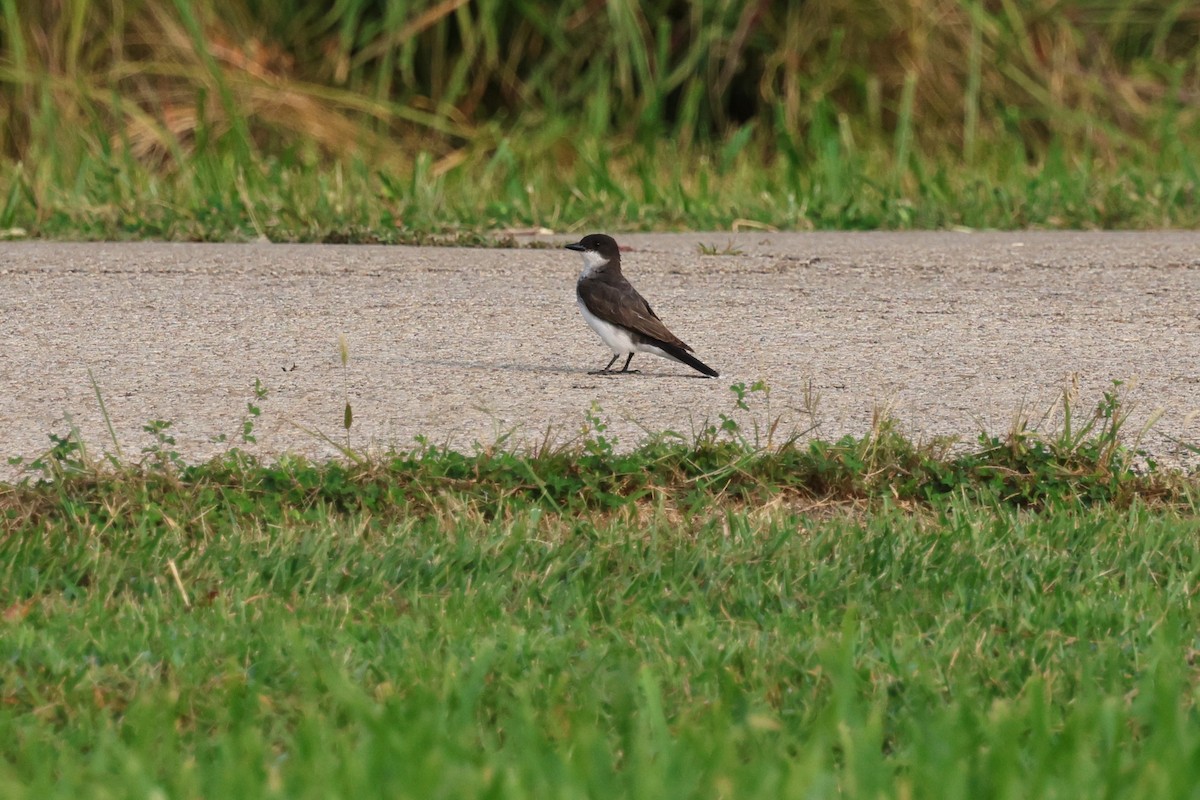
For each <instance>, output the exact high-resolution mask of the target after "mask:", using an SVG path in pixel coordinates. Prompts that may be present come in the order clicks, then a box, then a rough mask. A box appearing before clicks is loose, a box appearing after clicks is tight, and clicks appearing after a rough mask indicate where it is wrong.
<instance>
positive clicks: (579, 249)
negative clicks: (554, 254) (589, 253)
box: [567, 242, 587, 253]
mask: <svg viewBox="0 0 1200 800" xmlns="http://www.w3.org/2000/svg"><path fill="white" fill-rule="evenodd" d="M567 249H568V250H574V251H575V252H577V253H582V252H583V251H584V250H587V248H586V247H584V246H583V245H582V244H580V243H579V242H576V243H575V244H569V245H567Z"/></svg>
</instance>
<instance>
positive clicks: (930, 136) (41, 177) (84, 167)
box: [0, 0, 1200, 241]
mask: <svg viewBox="0 0 1200 800" xmlns="http://www.w3.org/2000/svg"><path fill="white" fill-rule="evenodd" d="M0 5H2V7H3V17H2V19H0V103H3V105H4V107H5V109H6V112H7V113H5V114H3V115H0V230H2V231H4V232H5V233H6V235H8V236H10V237H12V236H22V235H33V236H70V237H76V238H98V237H104V238H114V237H115V238H128V237H154V238H169V239H242V238H255V237H260V238H262V237H265V238H270V239H274V240H321V241H420V240H425V239H428V238H430V237H448V238H454V239H457V240H463V239H470V238H471V237H478V236H488V235H493V234H494V232H496V231H503V230H505V229H509V228H516V227H530V226H544V227H548V228H552V229H555V230H560V231H561V230H567V229H571V230H575V229H579V228H593V227H609V228H613V229H649V228H666V229H670V228H682V227H688V228H697V229H701V228H702V229H729V228H738V229H746V228H751V229H753V228H769V227H778V228H799V229H805V228H908V227H951V226H960V225H961V226H971V227H1025V226H1045V227H1161V226H1192V225H1195V224H1196V222H1197V220H1198V219H1200V212H1198V210H1197V188H1198V186H1200V173H1198V168H1197V165H1198V163H1200V4H1196V3H1193V2H1184V1H1183V0H1176V1H1174V2H1165V1H1162V0H1156V1H1153V2H1140V1H1139V0H1062V1H1060V2H1056V1H1055V0H1031V2H1018V1H1017V0H900V2H885V1H884V0H805V1H803V2H778V1H776V2H768V0H750V2H731V1H730V0H697V2H680V1H679V0H647V2H643V3H635V2H631V0H608V1H607V2H606V1H605V0H565V1H564V2H550V1H549V0H430V1H427V2H404V1H403V0H334V2H314V1H313V0H221V1H220V2H218V0H194V2H189V0H109V1H108V2H90V1H89V0H44V2H32V0H0Z"/></svg>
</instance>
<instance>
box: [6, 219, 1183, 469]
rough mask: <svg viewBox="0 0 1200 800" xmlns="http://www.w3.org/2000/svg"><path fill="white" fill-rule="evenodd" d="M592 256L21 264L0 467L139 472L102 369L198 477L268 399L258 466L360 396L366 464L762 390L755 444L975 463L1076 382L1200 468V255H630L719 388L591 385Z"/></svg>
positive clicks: (748, 415) (831, 247) (697, 246)
mask: <svg viewBox="0 0 1200 800" xmlns="http://www.w3.org/2000/svg"><path fill="white" fill-rule="evenodd" d="M578 238H579V237H578V235H574V236H557V237H542V238H540V239H537V240H536V241H540V242H542V243H543V244H545V245H547V246H550V245H553V247H548V249H528V248H520V249H505V250H483V249H455V248H419V247H366V246H332V245H330V246H317V245H312V246H309V245H270V244H249V245H246V244H227V245H210V244H162V243H143V244H123V243H112V244H63V243H44V242H22V243H5V244H0V309H2V311H0V342H2V343H3V347H2V348H0V443H2V444H0V451H2V452H0V455H4V456H18V455H19V456H25V457H26V458H28V457H31V456H34V455H37V454H38V453H40V452H42V451H44V450H45V449H46V448H47V446H48V445H49V438H48V434H50V433H58V434H62V433H64V432H65V431H66V430H68V427H69V425H71V424H74V425H77V426H78V428H79V430H80V432H81V434H82V436H83V438H84V440H85V441H86V442H87V444H88V446H89V448H90V451H91V452H92V453H93V454H99V453H101V452H103V451H110V452H111V451H113V450H114V449H115V446H114V444H113V441H112V438H111V437H110V436H109V434H108V432H107V429H106V427H105V425H104V422H103V419H102V415H101V413H100V409H99V406H98V404H97V401H96V397H95V393H94V391H93V388H92V384H91V382H90V380H89V377H88V371H89V369H90V370H91V373H92V374H93V375H94V376H95V380H96V383H97V384H98V386H99V389H100V391H101V393H102V396H103V398H104V401H105V404H106V405H107V409H108V413H109V415H110V417H111V420H112V423H113V425H114V426H115V429H116V437H117V441H118V442H119V443H120V447H121V450H122V453H123V455H124V457H125V458H126V459H137V458H141V457H142V449H143V448H144V447H146V446H148V445H149V444H150V441H151V440H150V437H149V436H148V435H147V434H146V433H145V432H144V431H143V430H142V426H143V425H144V424H145V423H147V422H148V421H150V420H154V419H162V420H168V421H171V422H172V423H173V427H172V428H171V433H172V434H173V435H174V436H175V438H176V440H177V449H178V451H179V452H180V453H181V454H182V455H183V456H184V457H185V458H186V459H188V460H189V461H195V460H199V459H204V458H206V457H209V456H212V455H216V454H218V453H220V452H221V451H222V450H223V449H225V448H227V447H229V446H231V443H235V444H240V438H239V433H240V431H241V421H242V420H243V418H244V417H245V415H246V404H247V402H248V401H250V400H252V399H253V392H252V387H253V385H254V382H255V379H259V380H261V381H262V383H263V384H264V385H265V387H266V388H267V390H268V392H269V395H268V396H267V398H266V399H265V400H264V401H262V402H261V403H260V405H261V408H262V416H261V417H260V418H259V419H257V420H256V422H255V431H254V432H255V434H256V435H257V437H258V444H257V445H256V446H255V447H253V448H249V449H252V450H255V451H256V452H259V453H262V454H264V455H270V454H277V453H281V452H292V453H302V454H305V455H309V456H316V457H324V456H330V455H334V454H336V452H337V451H336V449H335V448H334V447H333V446H332V445H331V444H330V443H329V442H328V441H326V440H325V439H324V438H322V437H328V438H329V439H331V440H333V441H334V442H344V441H345V432H344V431H343V428H342V411H343V407H344V404H345V402H346V398H347V397H348V398H349V400H350V403H351V405H352V407H353V411H354V422H353V425H352V428H351V431H350V435H349V441H350V444H351V445H352V446H353V447H355V448H356V449H360V450H378V449H383V448H388V447H396V448H401V449H406V448H409V447H411V446H412V445H413V444H414V437H415V436H418V435H422V436H424V437H426V438H427V439H428V440H429V441H430V442H432V443H435V444H449V445H451V446H454V447H456V448H460V449H468V450H469V449H470V448H471V447H473V446H475V445H476V444H478V445H479V446H489V445H492V444H494V443H496V442H497V440H498V439H499V438H501V437H505V436H508V439H507V440H506V441H508V442H509V443H512V444H525V443H532V442H539V441H541V440H542V439H543V438H544V437H546V436H547V435H548V436H549V437H550V439H551V440H553V441H556V442H561V441H565V440H569V439H572V438H574V437H577V436H579V434H580V429H581V426H582V425H583V424H584V422H585V418H586V416H587V414H588V412H589V409H592V408H593V406H597V407H598V408H599V409H600V411H599V415H600V417H602V418H603V419H605V420H606V421H607V422H608V425H609V428H608V430H607V432H606V435H609V436H615V437H616V438H617V440H618V442H619V446H621V447H628V446H632V445H634V444H636V443H637V442H639V441H641V440H642V439H643V438H644V437H645V435H646V434H647V432H656V431H663V430H668V429H670V430H674V431H677V432H679V433H680V434H682V435H683V436H685V437H691V436H692V435H693V434H694V433H695V432H697V431H699V430H700V429H701V428H702V427H703V426H705V425H706V424H709V423H713V422H717V421H719V415H720V414H721V413H730V412H731V411H732V409H733V401H734V397H733V394H732V393H731V391H730V384H732V383H735V382H739V381H741V382H745V383H746V384H747V385H749V384H751V383H752V382H754V381H757V380H762V381H764V382H766V384H768V385H769V386H770V390H771V391H770V405H769V408H768V407H766V404H765V403H764V402H763V400H762V397H761V394H759V395H756V396H755V398H754V399H753V400H752V402H751V410H750V411H749V412H739V413H738V414H737V415H736V416H737V418H738V419H739V420H740V421H741V422H742V423H743V424H744V425H745V426H746V427H747V429H748V430H750V429H752V427H753V425H754V423H756V422H757V423H758V424H759V425H760V426H762V427H765V426H766V425H767V424H768V423H769V422H771V421H774V420H775V419H777V418H778V419H779V421H780V427H779V432H780V433H783V432H787V431H793V430H799V431H806V430H809V429H812V435H815V436H818V437H820V438H824V439H835V438H837V437H840V436H842V435H844V434H847V433H849V434H855V435H862V434H864V433H865V432H866V431H867V430H869V427H870V425H871V421H872V417H873V415H874V414H876V413H877V411H878V410H880V409H887V411H888V412H890V413H891V414H892V415H894V416H895V417H896V418H897V419H898V420H899V421H900V422H901V428H902V430H904V431H905V432H906V433H908V434H909V435H912V436H914V437H917V438H929V437H931V436H937V435H959V436H961V437H962V438H963V440H964V441H966V442H968V443H969V442H971V441H973V440H974V438H975V437H976V436H977V435H978V433H979V432H980V431H981V430H987V431H991V432H997V433H1002V432H1004V431H1006V430H1007V429H1008V428H1009V427H1010V426H1011V425H1012V423H1013V420H1014V418H1016V417H1017V416H1018V415H1021V414H1024V415H1026V416H1027V417H1029V419H1030V424H1031V425H1040V426H1041V427H1042V428H1043V429H1046V430H1053V429H1054V427H1055V426H1056V425H1057V424H1059V422H1060V417H1059V416H1058V415H1056V414H1051V416H1050V417H1049V418H1047V419H1043V418H1042V417H1043V414H1044V413H1045V412H1046V411H1047V409H1051V408H1053V407H1055V405H1056V403H1057V401H1058V399H1059V397H1060V395H1061V392H1062V391H1063V389H1064V388H1066V387H1069V386H1071V385H1072V384H1073V383H1074V384H1077V386H1078V398H1077V401H1076V405H1077V408H1078V409H1079V410H1080V411H1090V410H1091V409H1092V408H1093V407H1094V406H1095V403H1096V402H1097V400H1098V399H1099V398H1100V396H1101V393H1102V392H1103V391H1105V390H1106V389H1109V388H1111V384H1112V381H1113V380H1121V381H1125V382H1126V385H1125V386H1124V387H1123V388H1122V392H1123V395H1124V396H1125V397H1126V398H1127V399H1128V400H1129V401H1131V402H1132V403H1133V404H1134V411H1133V415H1132V418H1131V420H1130V427H1129V428H1128V430H1129V433H1130V434H1131V436H1132V435H1135V434H1136V433H1137V428H1138V427H1140V426H1141V425H1142V424H1144V423H1145V422H1146V421H1147V420H1148V419H1150V418H1151V417H1152V416H1153V415H1158V414H1161V417H1160V418H1159V419H1158V421H1157V423H1156V424H1155V425H1154V427H1153V428H1152V429H1151V430H1150V432H1149V433H1147V434H1146V435H1145V436H1144V437H1143V439H1142V446H1144V447H1145V448H1147V449H1148V450H1149V451H1150V452H1151V453H1152V454H1153V455H1155V456H1157V457H1158V458H1160V459H1163V460H1165V461H1167V462H1176V463H1179V462H1182V463H1185V464H1188V465H1193V464H1195V463H1196V459H1195V457H1194V456H1192V455H1190V454H1188V453H1187V451H1186V450H1184V449H1182V448H1181V447H1180V446H1179V445H1178V444H1177V443H1176V441H1175V440H1183V441H1186V442H1190V443H1191V444H1193V445H1200V235H1198V234H1195V233H1184V232H1167V233H1164V232H1155V233H1051V232H1020V233H951V232H943V233H863V234H846V233H778V234H776V233H770V234H768V233H739V234H734V235H730V234H725V233H681V234H627V235H624V236H618V237H617V238H618V241H619V242H620V243H621V244H622V246H623V247H624V248H626V249H627V252H625V254H624V256H623V258H624V266H625V273H626V275H627V276H628V277H629V279H630V280H631V281H632V282H633V284H634V285H635V286H636V287H637V288H638V289H639V290H640V291H641V292H642V294H643V295H645V296H646V298H647V299H648V300H649V301H650V302H651V304H652V305H653V306H654V308H655V310H656V311H657V312H658V313H659V315H660V316H661V317H662V319H663V321H664V322H665V323H666V324H667V326H668V327H669V328H671V330H673V331H674V332H675V333H676V334H677V335H679V336H680V337H681V338H682V339H683V340H684V341H686V342H688V343H689V344H691V345H692V347H693V348H694V349H695V351H696V353H697V355H698V356H699V357H700V358H701V359H703V360H704V361H705V362H707V363H709V364H711V365H712V366H713V367H715V368H716V369H718V370H720V371H721V377H720V378H718V379H715V380H709V379H704V378H700V377H698V376H697V375H696V374H695V373H693V372H692V371H691V370H690V369H689V368H687V367H685V366H682V365H680V364H676V363H674V362H670V361H666V360H663V359H659V358H656V357H654V356H650V355H639V356H637V357H635V359H634V362H633V366H634V367H640V368H641V374H638V375H627V376H620V377H601V376H593V375H589V374H587V371H588V370H589V369H596V368H599V367H602V366H603V365H604V364H605V363H606V362H607V361H608V359H609V358H610V357H611V354H610V353H609V352H608V350H607V349H606V348H605V347H604V346H603V344H602V343H601V341H600V339H599V338H598V337H597V336H596V335H595V334H594V333H593V332H592V331H591V330H590V329H589V328H588V327H587V325H586V324H585V323H584V321H583V319H582V318H581V316H580V314H579V311H578V310H577V308H576V306H575V280H576V276H577V275H578V272H579V268H580V266H581V263H582V262H581V260H580V258H579V256H578V254H576V253H573V252H570V251H567V250H563V249H560V247H561V245H562V244H564V243H567V242H572V241H576V240H577V239H578ZM528 241H535V240H534V239H529V240H528ZM701 245H705V246H712V247H715V248H716V249H717V250H718V251H726V252H725V253H724V254H721V255H704V254H703V253H702V252H701ZM342 336H344V337H345V341H346V343H347V345H348V349H349V365H348V367H347V368H345V369H344V370H343V367H342V364H341V360H340V358H339V354H338V339H339V337H342ZM814 426H815V427H814ZM222 434H224V435H225V436H226V438H227V440H228V442H227V443H219V442H216V441H214V440H215V439H217V438H218V437H219V436H220V435H222ZM510 446H511V445H510ZM15 469H16V468H15V467H9V468H8V470H9V472H10V474H11V473H12V472H13V471H14V470H15Z"/></svg>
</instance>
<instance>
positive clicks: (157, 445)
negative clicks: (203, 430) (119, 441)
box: [142, 419, 186, 470]
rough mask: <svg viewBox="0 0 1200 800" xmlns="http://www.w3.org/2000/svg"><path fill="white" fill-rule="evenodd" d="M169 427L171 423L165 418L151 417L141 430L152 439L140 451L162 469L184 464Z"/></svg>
mask: <svg viewBox="0 0 1200 800" xmlns="http://www.w3.org/2000/svg"><path fill="white" fill-rule="evenodd" d="M171 428H172V423H171V422H170V421H169V420H165V419H152V420H150V421H149V422H147V423H146V424H145V425H143V426H142V430H143V431H145V432H146V433H148V434H150V436H151V438H152V439H153V440H154V441H153V442H151V443H150V444H148V445H146V446H145V447H143V448H142V453H143V454H144V455H146V456H148V457H149V458H150V459H151V461H152V462H153V463H154V465H155V466H157V467H158V468H159V469H162V470H167V469H175V470H179V469H183V467H185V466H186V464H185V463H184V461H183V457H182V456H181V455H180V454H179V451H178V450H176V449H175V447H176V443H175V436H174V435H173V434H172V433H171Z"/></svg>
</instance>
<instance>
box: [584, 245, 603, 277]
mask: <svg viewBox="0 0 1200 800" xmlns="http://www.w3.org/2000/svg"><path fill="white" fill-rule="evenodd" d="M580 255H581V256H583V269H581V270H579V277H580V278H586V277H588V276H589V275H591V274H592V273H593V272H595V271H596V270H598V269H604V265H605V264H607V263H608V259H607V258H605V257H604V256H602V255H600V253H598V252H597V251H595V250H584V251H583V252H582V253H580Z"/></svg>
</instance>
